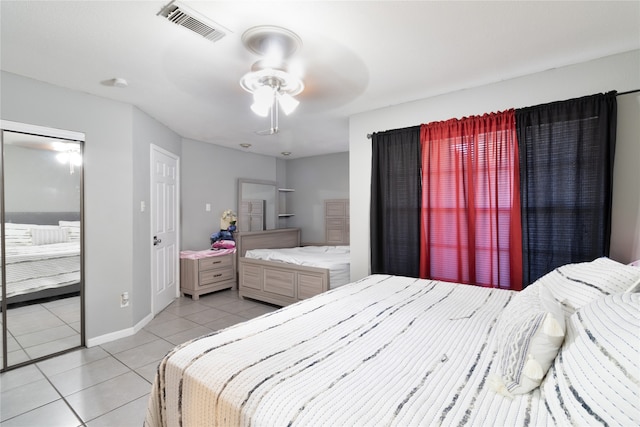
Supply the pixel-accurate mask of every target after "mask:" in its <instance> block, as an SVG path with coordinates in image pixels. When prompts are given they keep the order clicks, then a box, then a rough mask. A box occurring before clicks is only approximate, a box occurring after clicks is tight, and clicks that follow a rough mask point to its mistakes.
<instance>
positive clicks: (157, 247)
mask: <svg viewBox="0 0 640 427" xmlns="http://www.w3.org/2000/svg"><path fill="white" fill-rule="evenodd" d="M178 180H179V174H178V158H177V157H176V156H174V155H173V154H171V153H169V152H166V151H164V150H162V149H160V148H159V147H155V146H153V145H152V146H151V232H152V235H151V238H152V242H151V243H152V245H153V249H152V256H151V286H152V293H153V295H152V310H153V315H154V316H155V315H156V314H158V313H159V312H160V311H162V309H164V308H165V307H166V306H167V305H169V304H170V303H171V301H173V300H174V299H175V298H176V297H177V296H178V270H179V269H178V261H179V256H178V224H179V221H178V206H179V203H180V201H179V192H178V188H180V187H179V185H178V184H179V182H178Z"/></svg>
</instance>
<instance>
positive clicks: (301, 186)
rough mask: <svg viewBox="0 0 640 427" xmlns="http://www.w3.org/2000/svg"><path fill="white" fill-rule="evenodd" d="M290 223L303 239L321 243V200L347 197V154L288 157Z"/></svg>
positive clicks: (322, 220) (323, 232) (322, 202)
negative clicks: (298, 230) (289, 158)
mask: <svg viewBox="0 0 640 427" xmlns="http://www.w3.org/2000/svg"><path fill="white" fill-rule="evenodd" d="M286 185H287V187H289V188H293V189H295V190H296V191H295V192H294V193H288V194H287V195H286V196H284V197H286V198H287V209H288V210H290V211H291V212H293V213H294V214H295V216H294V217H292V218H291V219H290V220H289V226H291V227H299V228H300V230H301V231H300V234H301V238H302V241H303V242H306V243H323V242H324V241H325V230H324V200H326V199H348V198H349V153H337V154H329V155H325V156H313V157H304V158H300V159H292V160H287V184H286Z"/></svg>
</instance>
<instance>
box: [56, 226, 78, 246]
mask: <svg viewBox="0 0 640 427" xmlns="http://www.w3.org/2000/svg"><path fill="white" fill-rule="evenodd" d="M58 225H60V227H61V228H64V229H65V230H67V232H68V233H69V241H70V242H79V241H80V221H58Z"/></svg>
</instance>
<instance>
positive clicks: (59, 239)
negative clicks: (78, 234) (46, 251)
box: [31, 226, 69, 245]
mask: <svg viewBox="0 0 640 427" xmlns="http://www.w3.org/2000/svg"><path fill="white" fill-rule="evenodd" d="M31 240H32V241H33V244H34V245H51V244H54V243H65V242H68V241H69V234H68V232H67V230H65V229H63V228H60V227H55V226H52V227H46V226H41V227H37V228H32V229H31Z"/></svg>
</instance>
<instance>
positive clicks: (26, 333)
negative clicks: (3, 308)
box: [0, 296, 80, 365]
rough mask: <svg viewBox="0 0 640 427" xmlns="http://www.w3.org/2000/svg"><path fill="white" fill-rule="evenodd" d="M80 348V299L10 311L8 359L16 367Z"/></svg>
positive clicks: (75, 297) (8, 321)
mask: <svg viewBox="0 0 640 427" xmlns="http://www.w3.org/2000/svg"><path fill="white" fill-rule="evenodd" d="M0 325H1V323H0ZM0 345H1V344H0ZM78 345H80V297H79V296H72V297H69V298H61V299H56V300H53V301H48V302H43V303H41V304H30V305H24V306H20V307H12V308H10V309H9V310H8V311H7V356H8V360H9V363H10V364H12V365H15V364H18V363H22V362H26V361H27V360H30V359H35V358H38V357H41V356H44V355H45V354H51V353H55V352H57V351H62V350H65V349H68V348H72V347H77V346H78ZM0 353H1V352H0ZM0 363H2V355H0Z"/></svg>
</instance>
